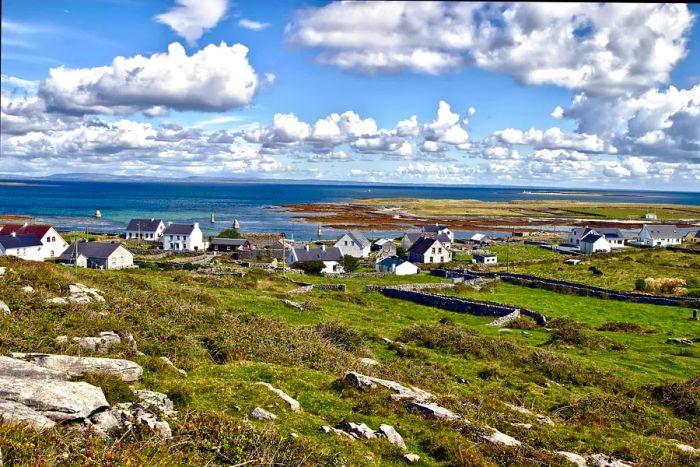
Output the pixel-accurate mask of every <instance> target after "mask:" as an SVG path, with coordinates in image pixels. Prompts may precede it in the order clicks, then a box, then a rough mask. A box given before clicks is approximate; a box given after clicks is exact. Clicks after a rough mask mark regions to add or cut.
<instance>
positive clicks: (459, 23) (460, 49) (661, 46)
mask: <svg viewBox="0 0 700 467" xmlns="http://www.w3.org/2000/svg"><path fill="white" fill-rule="evenodd" d="M693 20H694V16H693V14H692V12H691V11H690V10H689V9H688V8H687V6H685V5H681V4H675V5H668V4H666V5H662V4H650V5H638V4H592V3H590V4H585V3H568V4H547V3H514V4H497V5H494V4H488V3H482V4H479V3H459V2H444V3H443V2H334V3H330V4H328V5H326V6H322V7H311V8H304V9H301V10H299V11H297V13H296V15H295V17H294V20H293V21H292V22H291V23H290V24H289V25H288V26H287V34H288V39H289V41H290V42H291V43H293V44H295V45H298V46H302V47H310V48H314V49H318V50H319V54H318V56H317V58H318V60H319V61H320V62H322V63H326V64H330V65H333V66H336V67H338V68H340V69H351V70H358V71H361V72H364V73H368V74H373V73H381V72H399V71H413V72H418V73H428V74H439V73H444V72H447V71H451V70H456V69H460V68H463V67H465V66H467V65H472V66H475V67H478V68H481V69H485V70H489V71H494V72H498V73H505V74H509V75H512V76H515V77H516V78H517V79H518V80H519V81H521V82H522V83H525V84H530V85H541V84H554V85H557V86H562V87H565V88H569V89H573V90H577V91H585V92H587V93H589V94H620V93H622V92H626V91H629V90H640V89H645V88H648V87H650V86H653V85H656V84H658V83H664V82H667V81H668V79H669V73H670V71H671V70H672V69H673V67H674V66H675V65H676V64H677V63H678V62H679V61H680V60H681V59H683V58H684V57H685V55H686V52H687V51H686V45H687V37H688V33H689V31H690V28H691V25H692V24H693Z"/></svg>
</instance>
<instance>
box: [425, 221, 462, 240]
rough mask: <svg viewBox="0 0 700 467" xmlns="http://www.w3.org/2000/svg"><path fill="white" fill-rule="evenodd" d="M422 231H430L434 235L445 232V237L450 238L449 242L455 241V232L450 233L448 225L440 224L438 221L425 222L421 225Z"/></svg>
mask: <svg viewBox="0 0 700 467" xmlns="http://www.w3.org/2000/svg"><path fill="white" fill-rule="evenodd" d="M421 230H422V231H423V232H424V233H432V234H435V235H440V234H445V235H447V237H449V239H450V243H453V242H454V241H455V234H454V233H452V231H451V230H450V228H449V227H447V226H446V225H440V224H438V223H435V224H434V225H433V224H426V225H424V226H423V228H422V229H421Z"/></svg>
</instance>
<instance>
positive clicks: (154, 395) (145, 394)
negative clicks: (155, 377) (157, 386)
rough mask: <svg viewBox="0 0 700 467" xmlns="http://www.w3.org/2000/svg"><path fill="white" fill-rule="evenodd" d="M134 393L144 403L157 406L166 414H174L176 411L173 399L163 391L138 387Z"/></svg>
mask: <svg viewBox="0 0 700 467" xmlns="http://www.w3.org/2000/svg"><path fill="white" fill-rule="evenodd" d="M134 394H136V397H138V398H139V399H140V400H141V401H142V402H143V403H145V404H146V405H150V406H153V407H155V408H156V409H158V410H159V411H161V412H163V413H164V414H165V415H172V414H174V413H175V410H174V406H173V401H171V400H170V399H169V398H168V396H167V395H166V394H163V393H162V392H156V391H147V390H145V389H137V390H135V391H134Z"/></svg>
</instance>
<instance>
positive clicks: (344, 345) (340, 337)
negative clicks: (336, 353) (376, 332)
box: [314, 321, 365, 352]
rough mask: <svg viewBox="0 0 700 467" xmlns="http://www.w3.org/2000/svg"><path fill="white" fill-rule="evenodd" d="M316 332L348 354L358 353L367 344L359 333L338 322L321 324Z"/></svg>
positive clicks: (317, 326) (316, 328)
mask: <svg viewBox="0 0 700 467" xmlns="http://www.w3.org/2000/svg"><path fill="white" fill-rule="evenodd" d="M314 331H315V332H316V334H318V335H319V336H320V337H321V339H323V340H325V341H326V342H328V343H330V344H332V345H334V346H335V347H338V348H339V349H343V350H347V351H348V352H356V351H358V350H360V349H362V347H364V344H365V339H364V337H362V335H361V334H360V333H359V332H357V331H355V330H354V329H352V328H349V327H348V326H346V325H344V324H342V323H339V322H337V321H330V322H327V323H319V324H318V325H316V327H315V328H314Z"/></svg>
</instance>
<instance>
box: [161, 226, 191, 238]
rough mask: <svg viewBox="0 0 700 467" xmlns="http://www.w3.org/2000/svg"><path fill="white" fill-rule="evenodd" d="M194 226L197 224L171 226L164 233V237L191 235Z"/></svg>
mask: <svg viewBox="0 0 700 467" xmlns="http://www.w3.org/2000/svg"><path fill="white" fill-rule="evenodd" d="M194 226H195V224H170V225H169V226H167V227H166V228H165V230H164V231H163V235H189V234H191V233H192V231H193V230H194Z"/></svg>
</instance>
